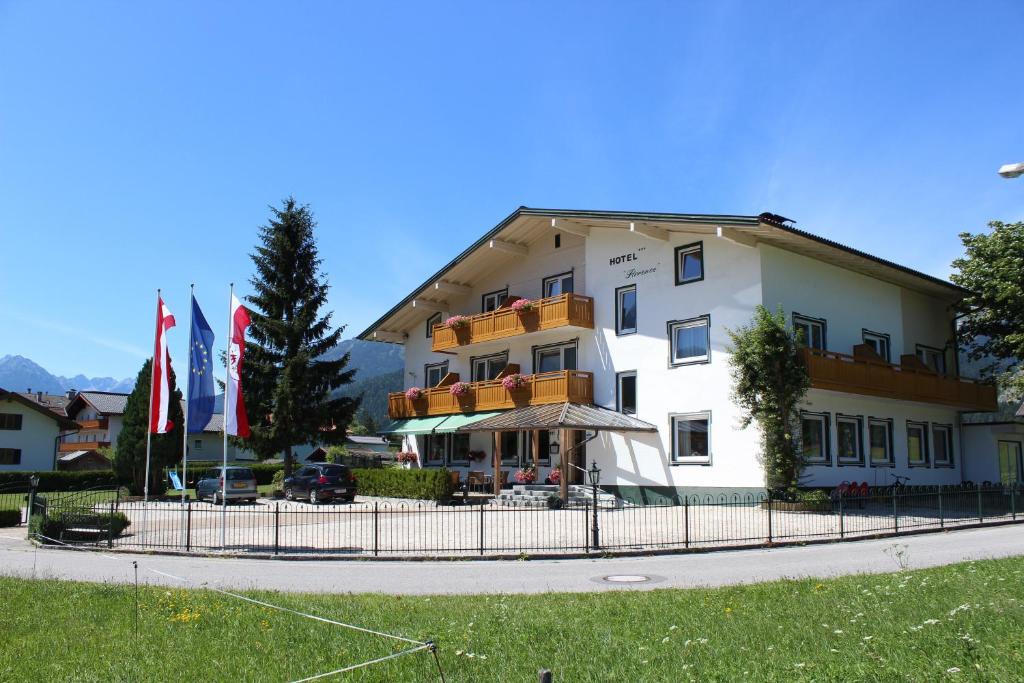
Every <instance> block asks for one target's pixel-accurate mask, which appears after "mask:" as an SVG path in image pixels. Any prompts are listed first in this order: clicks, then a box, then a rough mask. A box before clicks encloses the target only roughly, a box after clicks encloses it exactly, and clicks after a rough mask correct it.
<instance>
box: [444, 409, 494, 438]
mask: <svg viewBox="0 0 1024 683" xmlns="http://www.w3.org/2000/svg"><path fill="white" fill-rule="evenodd" d="M502 412H504V411H501V410H494V411H491V412H489V413H468V414H465V415H464V414H462V413H459V414H458V415H449V416H448V419H447V420H445V421H444V423H443V424H441V425H439V426H438V427H437V429H435V430H434V432H435V433H443V432H454V431H456V430H458V429H459V428H460V427H465V426H467V425H471V424H473V423H474V422H479V421H480V420H486V419H487V418H489V417H494V416H495V415H501V413H502Z"/></svg>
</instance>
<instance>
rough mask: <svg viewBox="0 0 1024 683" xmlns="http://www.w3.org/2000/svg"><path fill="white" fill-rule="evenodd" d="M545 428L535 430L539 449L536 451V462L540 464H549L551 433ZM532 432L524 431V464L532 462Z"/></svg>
mask: <svg viewBox="0 0 1024 683" xmlns="http://www.w3.org/2000/svg"><path fill="white" fill-rule="evenodd" d="M552 433H553V432H549V431H548V430H546V429H541V430H538V431H537V441H538V446H539V450H538V452H537V462H538V463H539V464H541V465H550V464H551V434H552ZM533 434H534V433H533V432H526V454H525V455H524V456H523V458H524V460H525V461H526V464H528V465H532V464H533Z"/></svg>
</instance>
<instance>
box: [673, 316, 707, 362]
mask: <svg viewBox="0 0 1024 683" xmlns="http://www.w3.org/2000/svg"><path fill="white" fill-rule="evenodd" d="M699 327H703V328H704V345H705V348H704V351H705V352H704V354H703V355H700V356H688V357H686V358H683V359H677V358H676V330H679V329H684V328H699ZM710 362H711V316H710V315H702V316H698V317H696V318H689V319H687V320H670V321H669V323H668V365H669V367H670V368H677V367H681V366H684V365H699V364H701V363H710Z"/></svg>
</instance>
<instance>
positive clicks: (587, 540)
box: [583, 500, 590, 555]
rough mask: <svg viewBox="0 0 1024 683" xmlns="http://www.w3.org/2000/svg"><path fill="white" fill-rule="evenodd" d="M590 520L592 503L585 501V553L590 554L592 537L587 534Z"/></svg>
mask: <svg viewBox="0 0 1024 683" xmlns="http://www.w3.org/2000/svg"><path fill="white" fill-rule="evenodd" d="M588 519H590V501H589V500H585V501H583V551H584V552H585V553H587V554H588V555H589V554H590V536H589V535H588V534H587V520H588Z"/></svg>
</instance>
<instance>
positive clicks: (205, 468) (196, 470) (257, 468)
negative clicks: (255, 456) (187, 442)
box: [164, 461, 284, 488]
mask: <svg viewBox="0 0 1024 683" xmlns="http://www.w3.org/2000/svg"><path fill="white" fill-rule="evenodd" d="M216 467H220V465H214V464H212V463H211V464H207V463H203V464H202V465H193V464H192V463H189V465H188V482H187V486H186V488H195V485H196V478H197V477H198V476H200V475H203V474H206V473H207V472H209V471H210V470H212V469H214V468H216ZM228 467H248V468H249V469H250V470H252V473H253V474H255V475H256V484H257V485H260V486H262V485H263V484H270V483H271V482H272V481H273V479H274V472H277V471H279V470H284V465H283V464H281V463H277V464H269V463H261V462H253V463H250V462H245V461H240V462H229V463H228ZM174 470H175V468H173V467H172V468H170V469H169V470H168V471H174ZM177 472H178V474H179V475H180V474H181V468H180V467H179V468H177ZM164 476H165V478H166V475H164Z"/></svg>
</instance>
